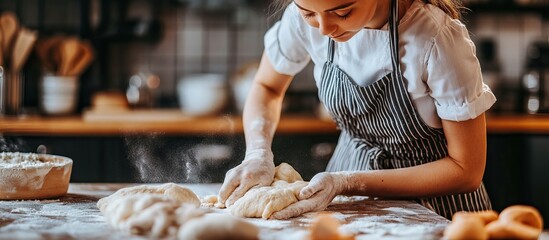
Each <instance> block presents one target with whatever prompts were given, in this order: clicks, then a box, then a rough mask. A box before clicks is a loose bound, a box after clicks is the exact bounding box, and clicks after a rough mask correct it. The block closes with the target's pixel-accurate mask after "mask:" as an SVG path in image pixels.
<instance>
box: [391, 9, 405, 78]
mask: <svg viewBox="0 0 549 240" xmlns="http://www.w3.org/2000/svg"><path fill="white" fill-rule="evenodd" d="M398 1H399V0H391V12H390V14H389V41H390V44H389V45H390V48H391V62H392V64H393V73H395V75H396V76H402V72H401V70H400V56H399V51H398V22H399V21H398Z"/></svg>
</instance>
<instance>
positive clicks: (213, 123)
mask: <svg viewBox="0 0 549 240" xmlns="http://www.w3.org/2000/svg"><path fill="white" fill-rule="evenodd" d="M141 114H143V113H141ZM155 116H157V118H156V119H154V117H155ZM162 116H168V117H165V118H163V117H162ZM120 119H121V120H115V119H110V120H108V119H107V120H104V121H86V120H85V119H84V117H80V116H67V117H43V116H28V117H3V118H0V134H5V135H27V136H30V135H32V136H37V135H38V136H40V135H45V136H117V135H127V134H129V135H131V134H149V133H161V134H165V135H229V134H242V133H243V126H242V118H240V117H235V116H212V117H189V116H186V115H184V114H182V113H181V115H180V117H179V118H178V117H177V116H175V113H173V112H172V113H169V112H168V113H167V112H166V111H151V113H150V117H147V119H145V120H136V121H126V119H127V118H125V117H124V118H120ZM337 132H338V130H337V129H336V126H335V123H333V122H332V121H331V120H320V119H317V118H314V117H307V116H285V117H283V118H282V119H281V120H280V123H279V126H278V129H277V133H282V134H284V133H289V134H294V133H296V134H309V133H313V134H317V133H318V134H331V133H337Z"/></svg>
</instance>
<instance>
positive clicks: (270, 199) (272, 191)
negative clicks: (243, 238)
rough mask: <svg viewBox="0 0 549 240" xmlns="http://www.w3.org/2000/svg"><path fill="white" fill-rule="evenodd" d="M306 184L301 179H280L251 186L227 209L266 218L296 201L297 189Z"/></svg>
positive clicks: (239, 214)
mask: <svg viewBox="0 0 549 240" xmlns="http://www.w3.org/2000/svg"><path fill="white" fill-rule="evenodd" d="M307 184H308V183H307V182H303V181H297V182H293V183H287V182H286V183H285V182H284V181H280V182H277V184H275V186H270V187H258V188H252V189H251V190H250V191H248V192H247V193H246V194H245V195H244V196H243V197H242V198H240V199H238V200H237V201H236V202H235V203H234V204H233V205H232V206H230V207H229V211H230V213H231V214H232V215H234V216H239V217H253V218H259V217H261V218H263V219H268V218H269V217H270V216H271V215H272V214H273V213H274V212H277V211H280V210H282V209H284V208H286V207H287V206H289V205H290V204H292V203H295V202H297V201H298V199H297V196H298V195H299V191H301V189H302V188H304V187H305V186H307Z"/></svg>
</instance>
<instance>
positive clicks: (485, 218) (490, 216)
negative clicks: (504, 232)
mask: <svg viewBox="0 0 549 240" xmlns="http://www.w3.org/2000/svg"><path fill="white" fill-rule="evenodd" d="M464 217H476V218H479V219H480V220H482V222H483V223H484V225H486V224H488V223H491V222H493V221H496V220H498V213H497V212H496V211H494V210H485V211H479V212H465V211H461V212H456V213H454V215H453V216H452V221H455V220H457V219H458V218H464Z"/></svg>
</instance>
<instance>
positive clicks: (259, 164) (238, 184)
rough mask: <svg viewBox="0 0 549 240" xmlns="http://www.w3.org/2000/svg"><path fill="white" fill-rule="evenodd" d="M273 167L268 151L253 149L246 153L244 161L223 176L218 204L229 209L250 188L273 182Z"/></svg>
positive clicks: (271, 157)
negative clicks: (222, 204)
mask: <svg viewBox="0 0 549 240" xmlns="http://www.w3.org/2000/svg"><path fill="white" fill-rule="evenodd" d="M274 174H275V166H274V161H273V153H272V151H271V150H270V149H254V150H250V151H247V152H246V157H245V158H244V161H242V163H241V164H240V165H238V166H236V167H235V168H233V169H231V170H229V171H228V172H227V174H226V175H225V181H224V182H223V185H222V186H221V190H219V202H221V203H224V204H225V206H227V207H229V206H231V205H233V204H234V202H236V200H238V199H240V198H241V197H242V196H244V194H246V192H248V190H250V188H252V187H255V186H269V185H271V183H272V182H273V179H274Z"/></svg>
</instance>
